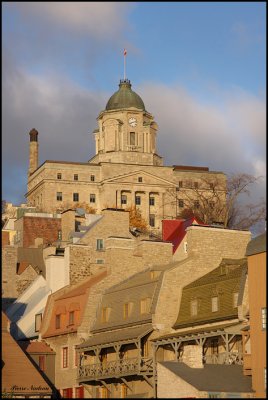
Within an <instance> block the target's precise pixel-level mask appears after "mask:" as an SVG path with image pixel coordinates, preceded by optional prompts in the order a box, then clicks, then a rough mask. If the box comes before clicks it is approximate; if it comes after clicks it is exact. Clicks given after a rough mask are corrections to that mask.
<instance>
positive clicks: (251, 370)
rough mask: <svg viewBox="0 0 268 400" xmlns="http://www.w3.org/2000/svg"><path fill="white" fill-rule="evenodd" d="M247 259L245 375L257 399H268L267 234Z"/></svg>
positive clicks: (253, 243) (250, 248)
mask: <svg viewBox="0 0 268 400" xmlns="http://www.w3.org/2000/svg"><path fill="white" fill-rule="evenodd" d="M246 256H247V260H248V291H249V315H250V320H249V324H248V326H247V327H245V329H243V330H242V333H243V352H244V373H245V374H246V375H252V388H253V390H254V391H255V395H254V397H259V398H264V397H266V382H267V377H266V374H267V372H266V339H267V338H266V313H267V304H266V302H267V298H266V232H265V233H263V234H262V235H259V236H257V237H255V238H254V239H252V240H251V241H250V242H249V244H248V246H247V250H246Z"/></svg>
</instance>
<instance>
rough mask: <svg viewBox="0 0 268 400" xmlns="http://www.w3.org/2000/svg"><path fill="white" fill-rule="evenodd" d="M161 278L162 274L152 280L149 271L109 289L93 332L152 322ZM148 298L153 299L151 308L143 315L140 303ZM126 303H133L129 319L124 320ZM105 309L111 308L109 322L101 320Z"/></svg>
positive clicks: (99, 310) (98, 313) (104, 296)
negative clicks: (153, 307)
mask: <svg viewBox="0 0 268 400" xmlns="http://www.w3.org/2000/svg"><path fill="white" fill-rule="evenodd" d="M160 278H162V274H161V275H160V276H158V277H156V278H153V279H152V278H151V271H150V269H147V270H145V271H142V272H140V273H137V274H135V275H133V276H132V277H130V278H128V279H126V280H125V281H123V282H122V283H120V284H117V285H115V286H113V287H111V288H109V289H108V290H107V291H106V292H105V293H104V295H103V298H102V303H101V306H100V307H99V309H98V312H97V318H96V323H95V325H94V327H93V329H92V332H97V331H100V330H104V329H113V328H116V327H119V326H120V327H123V326H133V325H134V324H139V323H145V322H150V321H151V320H152V311H153V309H152V305H153V306H154V305H155V302H154V301H153V300H154V295H155V294H156V295H157V293H158V292H159V291H157V290H156V289H157V286H158V281H159V279H160ZM147 298H150V299H151V306H150V308H149V309H148V312H147V313H143V314H141V312H140V301H141V300H142V299H147ZM126 303H131V304H132V308H131V313H130V315H129V316H128V318H125V319H124V304H126ZM105 307H107V308H110V316H109V320H108V321H107V322H103V321H102V320H101V311H102V308H105Z"/></svg>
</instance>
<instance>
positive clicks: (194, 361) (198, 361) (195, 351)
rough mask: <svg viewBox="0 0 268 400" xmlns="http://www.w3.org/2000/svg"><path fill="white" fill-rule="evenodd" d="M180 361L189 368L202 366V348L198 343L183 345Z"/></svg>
mask: <svg viewBox="0 0 268 400" xmlns="http://www.w3.org/2000/svg"><path fill="white" fill-rule="evenodd" d="M182 362H184V363H185V364H187V365H188V367H191V368H204V365H203V349H202V346H199V345H188V346H184V349H183V355H182Z"/></svg>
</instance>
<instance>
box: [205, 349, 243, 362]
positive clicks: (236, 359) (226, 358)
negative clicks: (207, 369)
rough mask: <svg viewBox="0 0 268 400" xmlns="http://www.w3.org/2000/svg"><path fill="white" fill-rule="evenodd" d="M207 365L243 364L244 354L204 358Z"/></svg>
mask: <svg viewBox="0 0 268 400" xmlns="http://www.w3.org/2000/svg"><path fill="white" fill-rule="evenodd" d="M203 361H204V363H205V364H238V365H242V364H243V354H242V353H239V352H229V353H218V354H211V355H206V356H204V357H203Z"/></svg>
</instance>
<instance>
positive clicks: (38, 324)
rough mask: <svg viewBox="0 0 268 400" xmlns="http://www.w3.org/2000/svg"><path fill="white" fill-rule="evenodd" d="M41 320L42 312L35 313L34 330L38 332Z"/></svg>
mask: <svg viewBox="0 0 268 400" xmlns="http://www.w3.org/2000/svg"><path fill="white" fill-rule="evenodd" d="M41 322H42V314H36V315H35V332H39V330H40V326H41Z"/></svg>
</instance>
